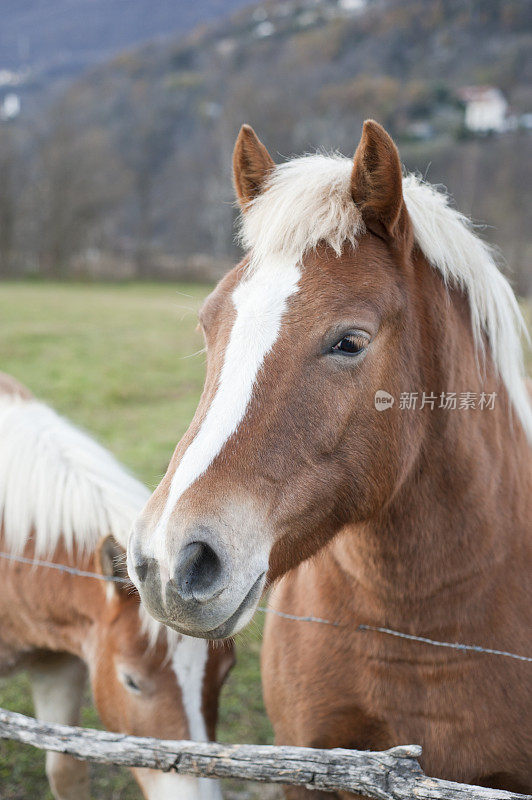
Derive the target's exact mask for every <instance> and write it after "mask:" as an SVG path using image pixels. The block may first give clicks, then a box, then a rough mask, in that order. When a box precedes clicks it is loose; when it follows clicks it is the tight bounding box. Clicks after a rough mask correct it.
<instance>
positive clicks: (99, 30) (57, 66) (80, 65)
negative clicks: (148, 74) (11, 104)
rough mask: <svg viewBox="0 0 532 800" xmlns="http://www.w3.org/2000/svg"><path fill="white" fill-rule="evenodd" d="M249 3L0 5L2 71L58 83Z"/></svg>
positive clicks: (37, 82)
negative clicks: (137, 47)
mask: <svg viewBox="0 0 532 800" xmlns="http://www.w3.org/2000/svg"><path fill="white" fill-rule="evenodd" d="M248 3H249V0H194V2H189V0H2V3H1V21H0V70H10V71H14V72H20V73H22V75H23V76H24V75H26V73H28V74H27V79H28V82H29V83H30V84H31V86H38V87H39V89H40V91H41V92H42V93H44V94H45V95H46V94H48V93H49V92H50V90H51V89H53V86H54V84H55V83H56V81H58V80H61V79H65V80H66V79H68V78H71V77H72V76H74V75H77V74H79V73H80V72H81V71H83V70H84V69H85V68H86V67H88V66H91V65H94V64H96V63H98V62H100V61H104V60H106V59H109V58H111V57H112V56H114V55H115V54H116V53H117V52H118V51H120V50H124V49H125V48H128V47H132V46H134V45H138V44H140V43H141V42H145V41H147V40H148V39H153V38H155V37H161V36H168V35H173V36H174V37H175V36H182V35H183V34H185V33H187V32H188V31H190V30H191V29H192V28H194V27H196V26H197V25H199V24H203V23H207V22H211V21H212V20H214V19H217V18H220V17H223V16H226V15H228V14H230V13H231V12H232V11H234V10H235V9H237V8H242V7H243V6H245V5H246V4H248Z"/></svg>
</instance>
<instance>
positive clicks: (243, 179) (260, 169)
mask: <svg viewBox="0 0 532 800" xmlns="http://www.w3.org/2000/svg"><path fill="white" fill-rule="evenodd" d="M274 167H275V163H274V161H273V159H272V157H271V156H270V154H269V153H268V151H267V150H266V148H265V147H264V145H263V144H262V142H261V141H260V139H259V137H258V136H257V134H256V133H255V131H254V130H253V128H252V127H251V126H250V125H242V127H241V128H240V133H239V134H238V137H237V140H236V143H235V149H234V151H233V180H234V184H235V191H236V194H237V197H238V202H239V203H240V207H241V208H242V210H243V211H245V210H246V208H247V206H248V204H249V203H250V202H251V201H252V200H253V199H254V198H255V197H256V196H257V195H258V194H259V192H260V190H261V188H262V186H263V184H264V181H265V180H266V178H267V177H268V175H269V173H270V172H271V171H272V169H273V168H274Z"/></svg>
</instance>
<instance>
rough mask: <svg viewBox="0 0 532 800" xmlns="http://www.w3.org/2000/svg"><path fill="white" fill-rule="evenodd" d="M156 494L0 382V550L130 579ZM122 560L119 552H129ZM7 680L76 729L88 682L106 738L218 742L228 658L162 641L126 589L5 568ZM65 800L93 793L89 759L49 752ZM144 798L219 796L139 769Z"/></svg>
mask: <svg viewBox="0 0 532 800" xmlns="http://www.w3.org/2000/svg"><path fill="white" fill-rule="evenodd" d="M147 495H148V492H147V490H146V489H145V488H144V487H143V486H142V485H141V484H140V483H138V482H137V481H136V480H134V479H133V478H132V477H130V476H129V475H128V474H127V473H126V472H125V470H124V469H123V468H122V467H121V466H120V465H119V464H118V463H117V462H116V461H115V460H114V459H113V458H112V457H111V456H110V454H109V453H107V452H106V451H105V450H103V448H101V447H99V446H98V445H96V444H95V442H93V441H92V440H91V439H90V438H89V437H88V436H86V435H85V434H82V433H81V432H80V431H78V430H76V429H75V428H73V427H72V426H70V425H69V424H68V423H67V422H66V421H64V420H62V419H61V418H60V417H58V416H57V415H56V414H55V413H54V412H53V411H52V410H51V409H50V408H48V407H46V406H45V405H43V404H42V403H39V402H37V401H36V400H35V399H33V397H32V396H31V395H30V393H29V392H28V391H27V390H26V389H25V388H24V387H23V386H21V385H20V384H17V383H16V382H15V381H14V380H13V379H11V378H9V377H8V376H5V375H2V374H0V550H2V551H5V550H9V551H10V554H11V555H13V556H22V557H23V558H24V557H27V558H29V559H35V558H40V559H42V558H43V557H46V558H47V559H50V560H52V561H54V562H56V563H59V564H65V565H70V566H73V567H75V568H78V569H82V570H86V571H89V572H94V573H101V574H103V575H105V576H108V577H123V576H124V575H125V574H126V573H125V566H124V557H123V556H124V551H123V550H121V548H120V546H119V545H118V544H117V542H116V540H115V539H114V538H113V537H112V536H106V538H104V539H103V540H100V537H101V535H102V534H104V535H107V534H109V533H110V534H114V535H115V536H116V537H118V538H120V539H122V540H123V539H124V538H127V535H128V532H129V528H130V525H131V521H132V519H133V517H134V516H135V514H136V513H137V512H138V510H139V508H141V507H142V504H143V502H145V500H146V497H147ZM121 554H122V556H121ZM0 585H1V587H2V588H1V590H0V615H1V618H2V626H1V630H0V674H2V675H9V674H11V673H13V672H15V671H17V670H20V669H26V670H28V671H29V674H30V677H31V681H32V686H33V693H34V701H35V708H36V713H37V716H38V717H39V719H42V720H46V721H49V722H62V723H68V724H74V725H75V724H79V712H80V706H81V701H82V697H83V692H84V686H85V682H86V677H87V672H88V674H89V677H90V682H91V686H92V690H93V695H94V700H95V703H96V707H97V709H98V712H99V714H100V716H101V719H102V721H103V723H104V724H105V725H106V727H107V728H109V729H110V730H113V731H120V732H122V733H129V734H135V735H139V736H157V737H161V738H165V739H187V738H192V739H199V740H202V739H203V740H205V739H207V738H213V737H214V729H215V724H216V715H217V706H218V695H219V691H220V687H221V685H222V683H223V681H224V678H225V676H226V674H227V672H228V670H229V669H230V667H231V665H232V663H233V657H232V650H231V648H220V647H218V648H217V649H212V648H211V647H209V646H208V643H207V642H202V641H200V640H199V639H191V638H189V637H185V636H180V635H176V634H174V633H173V632H170V635H169V636H167V635H166V633H163V631H162V629H161V627H160V626H159V625H158V624H154V623H153V620H151V618H147V619H144V620H143V619H141V617H140V616H139V611H140V603H139V598H138V595H137V594H136V592H132V589H131V585H130V584H124V583H119V582H117V581H114V582H104V581H102V580H97V579H94V578H87V577H79V576H75V575H72V574H67V573H64V572H60V571H56V570H54V569H47V568H43V567H36V566H29V565H26V564H22V563H19V562H17V561H8V560H4V559H0ZM46 770H47V774H48V779H49V782H50V786H51V788H52V792H53V794H54V797H56V798H57V800H84V798H88V797H89V783H88V771H87V765H86V763H84V762H82V761H78V760H77V759H75V758H72V757H70V756H68V755H62V754H59V753H48V754H47V757H46ZM134 774H135V778H136V779H137V781H138V783H139V784H140V786H141V788H142V790H143V793H144V795H145V797H147V798H149V800H167V799H168V800H170V798H172V800H173V799H174V798H180V800H216V798H219V797H221V794H220V791H219V786H218V784H217V782H216V781H211V780H208V779H199V780H198V779H196V778H192V777H188V776H181V775H176V774H173V775H170V774H164V773H162V772H158V771H155V770H148V769H136V770H134Z"/></svg>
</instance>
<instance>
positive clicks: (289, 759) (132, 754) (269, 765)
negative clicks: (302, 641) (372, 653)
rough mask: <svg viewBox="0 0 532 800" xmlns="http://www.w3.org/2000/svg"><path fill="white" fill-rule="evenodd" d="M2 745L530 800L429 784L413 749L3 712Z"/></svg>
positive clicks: (163, 766) (470, 797)
mask: <svg viewBox="0 0 532 800" xmlns="http://www.w3.org/2000/svg"><path fill="white" fill-rule="evenodd" d="M0 738H2V739H14V740H15V741H18V742H24V743H25V744H31V745H33V747H38V748H40V749H41V750H55V751H57V752H59V753H68V754H69V755H72V756H76V757H77V758H81V759H87V760H89V761H98V762H100V763H104V764H118V765H122V766H126V767H150V768H151V769H160V770H163V771H166V772H169V771H172V770H173V771H175V772H179V773H185V774H187V775H197V776H201V777H211V778H239V779H242V780H251V781H262V782H266V783H283V784H292V785H294V786H305V787H307V788H308V789H321V790H323V791H335V790H344V791H351V792H357V793H358V794H362V795H364V796H365V797H371V798H375V800H455V799H456V800H525V798H526V799H527V800H532V795H521V794H514V793H512V792H504V791H497V790H494V789H484V788H482V787H480V786H466V785H464V784H460V783H452V782H451V781H444V780H440V779H436V778H428V777H427V776H426V775H425V774H424V773H423V771H422V770H421V767H420V766H419V764H418V762H417V758H418V757H419V756H420V755H421V748H420V747H419V746H418V745H404V746H402V747H394V748H392V749H391V750H384V751H382V752H369V751H359V750H339V749H337V750H316V749H313V748H309V747H274V746H265V745H261V746H258V745H257V746H256V745H249V744H234V745H224V744H214V743H211V742H190V741H168V740H164V739H149V738H139V737H135V736H124V735H123V734H118V733H109V732H108V731H96V730H91V729H88V728H75V727H72V726H70V725H57V724H51V723H44V722H39V721H38V720H36V719H33V718H32V717H26V716H24V715H23V714H17V713H15V712H13V711H5V710H4V709H0Z"/></svg>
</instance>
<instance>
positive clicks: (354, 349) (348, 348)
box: [331, 333, 368, 356]
mask: <svg viewBox="0 0 532 800" xmlns="http://www.w3.org/2000/svg"><path fill="white" fill-rule="evenodd" d="M367 345H368V339H367V337H366V336H363V335H362V334H361V333H347V334H346V335H345V336H342V338H341V339H340V340H339V341H338V342H336V344H335V345H333V347H332V348H331V352H332V353H341V354H342V355H346V356H357V355H358V354H359V353H361V352H362V351H363V350H364V349H365V348H366V347H367Z"/></svg>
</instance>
